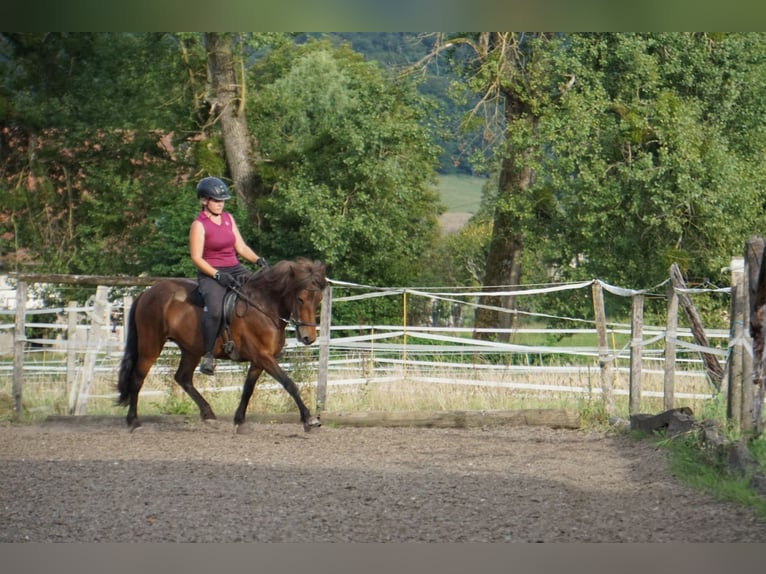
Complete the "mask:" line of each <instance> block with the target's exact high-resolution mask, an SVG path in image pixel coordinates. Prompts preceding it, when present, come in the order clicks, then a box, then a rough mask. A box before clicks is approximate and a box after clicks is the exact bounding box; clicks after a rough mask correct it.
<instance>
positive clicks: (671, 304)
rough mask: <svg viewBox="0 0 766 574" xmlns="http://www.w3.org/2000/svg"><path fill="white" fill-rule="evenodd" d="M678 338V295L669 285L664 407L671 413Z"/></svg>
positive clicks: (673, 398) (673, 401) (673, 400)
mask: <svg viewBox="0 0 766 574" xmlns="http://www.w3.org/2000/svg"><path fill="white" fill-rule="evenodd" d="M677 336H678V295H677V294H676V290H675V289H674V288H673V285H672V284H670V285H668V316H667V321H666V327H665V370H664V375H663V377H664V379H663V407H664V409H665V410H666V411H669V410H670V409H672V408H673V407H674V404H675V377H676V337H677Z"/></svg>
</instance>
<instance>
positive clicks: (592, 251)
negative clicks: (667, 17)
mask: <svg viewBox="0 0 766 574" xmlns="http://www.w3.org/2000/svg"><path fill="white" fill-rule="evenodd" d="M557 57H560V58H561V59H560V60H558V62H559V65H560V66H561V67H562V69H567V70H569V71H570V72H571V73H572V74H574V75H575V76H576V78H577V81H576V83H575V84H574V85H573V86H572V88H571V89H570V90H568V91H567V92H566V93H565V94H563V95H562V96H561V98H559V99H557V100H555V102H554V104H555V105H554V106H553V107H552V108H551V113H549V114H546V115H545V116H544V117H543V118H542V120H541V122H540V125H539V134H540V139H541V142H545V143H544V144H543V145H541V146H540V148H539V149H540V150H543V151H541V153H540V154H539V157H538V165H539V166H540V167H539V172H540V173H543V174H545V177H544V178H540V180H539V181H538V182H537V191H536V194H537V196H539V197H547V198H548V202H547V204H546V207H545V210H544V211H545V213H546V218H544V219H543V220H541V221H540V223H541V224H542V225H540V226H538V228H537V229H536V230H532V233H534V235H535V236H536V237H537V238H538V240H537V241H535V245H538V246H545V249H547V250H548V251H547V253H545V251H544V250H543V249H541V250H539V255H540V257H541V258H542V259H544V260H547V262H548V264H550V265H555V267H556V269H557V271H556V273H557V276H558V277H559V278H561V279H573V278H583V277H585V278H590V277H594V276H595V277H599V278H603V279H605V280H608V281H612V282H614V283H617V284H622V285H631V286H634V287H639V288H648V287H652V286H655V285H657V284H659V283H661V282H662V281H664V280H665V279H667V270H668V268H669V266H670V265H671V264H672V263H678V264H679V265H681V267H682V268H683V269H684V271H685V272H686V273H688V274H689V276H690V277H691V278H692V281H694V282H706V281H712V282H715V283H717V284H726V283H727V282H728V278H727V276H726V275H725V273H724V272H722V270H723V269H724V268H725V267H727V266H728V264H729V261H730V258H731V256H732V255H734V254H738V253H741V251H742V246H743V245H744V241H745V239H746V238H747V237H749V236H750V235H752V233H753V232H755V231H756V230H757V229H759V228H760V227H761V226H762V224H763V222H764V217H763V216H764V213H763V198H762V190H763V188H764V184H766V171H765V170H764V161H763V159H764V157H763V148H762V146H761V145H760V144H759V143H758V142H761V141H763V137H764V130H765V129H766V121H764V119H763V117H762V113H761V104H760V102H762V101H763V99H764V96H766V82H764V80H763V78H764V72H766V68H765V66H766V43H765V41H764V37H763V35H761V34H720V35H707V34H575V35H571V36H568V37H567V38H566V40H565V41H564V42H562V44H561V51H560V52H559V53H558V55H557ZM543 237H546V238H547V239H548V241H545V242H544V241H542V238H543ZM551 239H553V240H552V241H551Z"/></svg>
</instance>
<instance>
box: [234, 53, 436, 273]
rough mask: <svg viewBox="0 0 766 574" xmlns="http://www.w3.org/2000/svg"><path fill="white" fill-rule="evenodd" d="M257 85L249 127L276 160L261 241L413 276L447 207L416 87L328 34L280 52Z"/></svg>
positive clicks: (268, 166)
mask: <svg viewBox="0 0 766 574" xmlns="http://www.w3.org/2000/svg"><path fill="white" fill-rule="evenodd" d="M253 85H254V86H255V89H254V90H251V94H252V99H251V101H250V102H249V107H248V109H249V110H251V111H250V115H249V124H250V127H251V130H252V131H253V133H254V134H255V136H256V137H257V139H258V141H259V142H260V145H261V150H262V154H263V155H264V157H265V158H268V161H267V162H266V163H264V164H262V169H261V173H262V177H263V180H264V188H265V189H268V190H269V193H268V195H266V196H265V197H262V198H260V199H259V201H258V205H257V208H258V211H259V215H260V217H261V220H262V222H263V223H262V228H261V230H260V234H259V237H258V239H257V244H258V245H259V248H260V249H261V250H262V251H263V252H264V253H267V254H269V255H270V256H271V255H272V254H274V255H273V256H274V258H277V257H279V258H292V257H295V256H298V255H304V256H308V257H316V258H320V259H322V260H323V261H325V263H326V264H327V265H328V268H329V270H330V273H331V276H335V277H352V278H353V279H354V281H357V282H360V283H365V282H376V283H379V284H389V285H408V284H412V282H413V281H415V280H416V278H417V277H418V274H419V271H420V265H421V263H420V262H423V263H422V264H425V260H424V256H426V255H427V254H428V253H429V252H430V250H431V249H432V248H433V246H434V245H435V241H436V237H437V232H438V228H437V221H436V216H437V215H438V214H439V213H440V211H441V209H442V208H441V205H440V202H439V198H438V196H437V194H436V192H435V187H434V181H435V180H434V177H435V171H434V168H435V161H436V160H435V158H436V152H437V150H436V149H435V147H434V146H433V145H432V144H431V142H430V140H429V136H428V132H427V130H426V129H425V128H424V127H423V122H424V119H425V114H426V113H427V108H426V107H424V102H423V101H422V100H421V98H420V97H419V96H418V95H417V93H416V91H415V90H414V86H412V85H411V84H409V83H407V82H391V81H390V80H388V79H387V78H386V77H385V76H384V74H383V73H382V71H381V70H380V68H379V67H378V66H376V65H374V64H371V63H368V62H364V61H363V60H362V59H361V58H360V57H359V55H358V54H355V53H354V52H351V51H350V50H348V48H338V49H336V48H332V47H331V46H330V45H329V44H327V43H324V42H309V43H308V44H305V45H303V46H287V47H285V48H283V49H281V50H276V51H275V52H274V53H272V54H270V55H268V56H267V57H265V58H264V59H263V60H261V61H259V62H258V64H257V65H256V66H255V67H254V69H253Z"/></svg>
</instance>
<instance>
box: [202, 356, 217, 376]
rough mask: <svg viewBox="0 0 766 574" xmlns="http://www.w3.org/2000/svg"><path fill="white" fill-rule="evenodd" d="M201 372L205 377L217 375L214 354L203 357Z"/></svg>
mask: <svg viewBox="0 0 766 574" xmlns="http://www.w3.org/2000/svg"><path fill="white" fill-rule="evenodd" d="M199 372H200V373H202V374H203V375H214V374H215V357H213V353H205V356H204V357H202V362H201V363H200V365H199Z"/></svg>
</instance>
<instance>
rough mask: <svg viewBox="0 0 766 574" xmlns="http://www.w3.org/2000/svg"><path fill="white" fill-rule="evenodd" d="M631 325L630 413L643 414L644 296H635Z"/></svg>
mask: <svg viewBox="0 0 766 574" xmlns="http://www.w3.org/2000/svg"><path fill="white" fill-rule="evenodd" d="M631 317H632V319H631V324H630V385H629V389H628V412H629V413H630V414H636V413H638V412H641V351H642V349H643V347H644V341H643V333H644V296H643V295H642V294H636V295H633V312H632V315H631Z"/></svg>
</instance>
